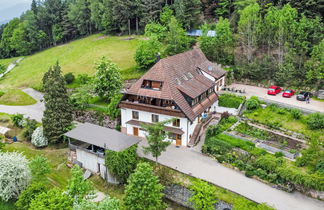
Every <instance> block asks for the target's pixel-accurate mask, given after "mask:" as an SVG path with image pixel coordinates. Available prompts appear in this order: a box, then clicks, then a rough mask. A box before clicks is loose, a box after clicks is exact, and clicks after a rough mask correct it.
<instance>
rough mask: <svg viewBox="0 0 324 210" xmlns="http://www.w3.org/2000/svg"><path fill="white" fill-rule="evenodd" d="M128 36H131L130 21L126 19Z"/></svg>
mask: <svg viewBox="0 0 324 210" xmlns="http://www.w3.org/2000/svg"><path fill="white" fill-rule="evenodd" d="M128 35H131V29H130V19H128Z"/></svg>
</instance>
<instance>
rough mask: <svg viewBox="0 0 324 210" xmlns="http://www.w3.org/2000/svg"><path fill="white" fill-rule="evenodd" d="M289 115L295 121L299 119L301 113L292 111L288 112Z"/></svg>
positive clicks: (296, 110)
mask: <svg viewBox="0 0 324 210" xmlns="http://www.w3.org/2000/svg"><path fill="white" fill-rule="evenodd" d="M290 113H291V116H292V117H293V118H294V119H296V120H298V119H300V117H301V115H302V113H301V111H300V110H299V109H292V110H291V111H290Z"/></svg>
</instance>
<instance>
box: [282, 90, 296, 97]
mask: <svg viewBox="0 0 324 210" xmlns="http://www.w3.org/2000/svg"><path fill="white" fill-rule="evenodd" d="M294 94H295V91H294V90H291V89H289V90H285V91H284V92H283V93H282V97H285V98H290V97H291V96H293V95H294Z"/></svg>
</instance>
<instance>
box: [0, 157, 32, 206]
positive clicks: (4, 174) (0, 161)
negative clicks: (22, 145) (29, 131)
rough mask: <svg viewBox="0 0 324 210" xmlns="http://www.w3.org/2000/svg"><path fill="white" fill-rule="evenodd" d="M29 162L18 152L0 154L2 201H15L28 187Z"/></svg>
mask: <svg viewBox="0 0 324 210" xmlns="http://www.w3.org/2000/svg"><path fill="white" fill-rule="evenodd" d="M30 180H31V172H30V169H29V167H28V160H27V159H26V157H25V156H24V155H22V154H21V153H17V152H0V200H3V201H8V200H10V199H15V198H17V197H18V196H19V194H20V193H21V192H22V191H23V190H24V189H25V188H26V187H27V186H28V184H29V182H30Z"/></svg>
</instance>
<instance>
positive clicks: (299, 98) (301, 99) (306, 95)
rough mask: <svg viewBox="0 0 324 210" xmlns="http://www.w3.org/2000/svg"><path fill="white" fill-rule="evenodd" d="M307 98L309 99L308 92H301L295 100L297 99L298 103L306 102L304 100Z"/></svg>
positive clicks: (309, 94)
mask: <svg viewBox="0 0 324 210" xmlns="http://www.w3.org/2000/svg"><path fill="white" fill-rule="evenodd" d="M307 97H311V93H310V92H306V91H301V92H300V93H299V94H298V95H297V97H296V99H297V100H298V101H306V98H307Z"/></svg>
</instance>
